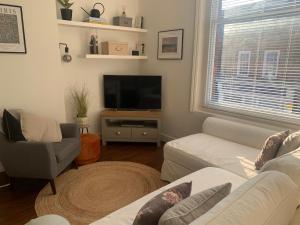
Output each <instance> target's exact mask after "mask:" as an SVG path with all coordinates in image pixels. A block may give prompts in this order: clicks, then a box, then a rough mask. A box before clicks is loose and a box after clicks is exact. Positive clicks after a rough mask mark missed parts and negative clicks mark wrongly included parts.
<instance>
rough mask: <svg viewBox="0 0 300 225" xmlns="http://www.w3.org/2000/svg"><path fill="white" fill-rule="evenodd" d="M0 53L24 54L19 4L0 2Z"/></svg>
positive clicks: (21, 16)
mask: <svg viewBox="0 0 300 225" xmlns="http://www.w3.org/2000/svg"><path fill="white" fill-rule="evenodd" d="M0 53H23V54H26V41H25V33H24V23H23V13H22V7H21V6H15V5H6V4H0Z"/></svg>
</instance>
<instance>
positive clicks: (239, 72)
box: [236, 51, 252, 77]
mask: <svg viewBox="0 0 300 225" xmlns="http://www.w3.org/2000/svg"><path fill="white" fill-rule="evenodd" d="M251 53H252V52H251V51H239V55H238V63H237V72H236V75H237V76H238V77H249V74H250V64H251ZM243 54H247V55H248V70H247V74H241V61H242V59H241V58H242V55H243Z"/></svg>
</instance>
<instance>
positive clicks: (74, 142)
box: [52, 138, 80, 163]
mask: <svg viewBox="0 0 300 225" xmlns="http://www.w3.org/2000/svg"><path fill="white" fill-rule="evenodd" d="M52 146H53V149H54V152H55V157H56V161H57V162H58V163H60V162H62V161H64V160H65V159H66V158H68V157H69V156H70V155H73V151H74V149H75V150H76V149H80V143H79V139H77V138H64V139H62V141H61V142H60V143H53V145H52Z"/></svg>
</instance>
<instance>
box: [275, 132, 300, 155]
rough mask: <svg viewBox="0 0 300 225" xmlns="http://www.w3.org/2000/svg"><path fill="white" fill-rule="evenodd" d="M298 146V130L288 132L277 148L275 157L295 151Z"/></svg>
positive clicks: (299, 135)
mask: <svg viewBox="0 0 300 225" xmlns="http://www.w3.org/2000/svg"><path fill="white" fill-rule="evenodd" d="M299 147H300V131H297V132H295V133H292V134H290V135H289V136H288V137H287V138H286V139H285V141H284V142H283V143H282V145H281V147H280V148H279V150H278V153H277V157H279V156H282V155H284V154H287V153H289V152H292V151H295V150H296V149H297V148H299Z"/></svg>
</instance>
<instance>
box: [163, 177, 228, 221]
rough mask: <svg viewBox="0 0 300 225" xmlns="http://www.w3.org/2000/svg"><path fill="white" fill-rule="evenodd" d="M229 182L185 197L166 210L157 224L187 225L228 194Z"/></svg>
mask: <svg viewBox="0 0 300 225" xmlns="http://www.w3.org/2000/svg"><path fill="white" fill-rule="evenodd" d="M231 186H232V185H231V183H227V184H224V185H220V186H217V187H213V188H211V189H208V190H205V191H202V192H200V193H198V194H195V195H193V196H191V197H189V198H186V199H184V200H182V201H181V202H179V203H178V204H176V205H175V206H173V207H172V208H170V209H169V210H167V211H166V212H165V213H164V214H163V215H162V217H161V218H160V220H159V223H158V225H188V224H190V223H191V222H193V221H194V220H196V219H197V218H199V217H200V216H202V215H203V214H205V213H207V212H208V211H209V210H210V209H211V208H213V207H214V206H215V205H216V204H217V203H218V202H220V201H221V200H222V199H224V198H225V197H226V196H227V195H229V194H230V190H231Z"/></svg>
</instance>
